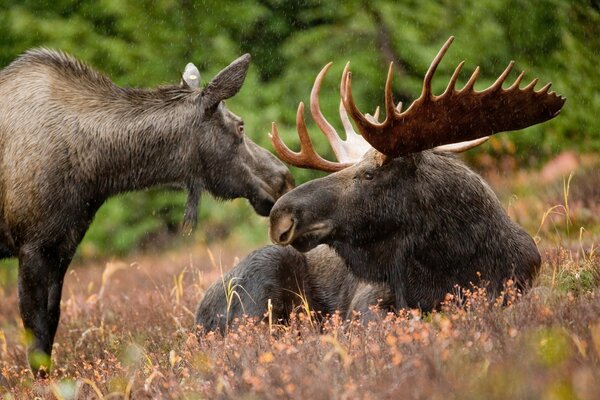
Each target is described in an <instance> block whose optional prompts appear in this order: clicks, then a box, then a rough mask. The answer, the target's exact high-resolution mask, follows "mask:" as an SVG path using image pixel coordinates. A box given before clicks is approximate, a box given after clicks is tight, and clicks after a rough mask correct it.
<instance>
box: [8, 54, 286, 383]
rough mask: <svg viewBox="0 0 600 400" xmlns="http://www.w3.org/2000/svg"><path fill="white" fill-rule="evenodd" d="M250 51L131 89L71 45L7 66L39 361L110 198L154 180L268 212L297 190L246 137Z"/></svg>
mask: <svg viewBox="0 0 600 400" xmlns="http://www.w3.org/2000/svg"><path fill="white" fill-rule="evenodd" d="M249 63H250V55H248V54H247V55H244V56H242V57H240V58H238V59H237V60H235V61H234V62H232V63H231V64H230V65H229V66H228V67H226V68H225V69H223V70H222V71H221V72H220V73H219V74H218V75H217V76H216V77H215V78H214V79H213V80H212V81H211V82H210V83H208V85H206V87H205V88H203V89H202V88H200V87H199V81H200V79H199V78H200V77H199V75H198V73H197V70H196V69H195V67H193V65H188V68H186V71H185V73H184V79H183V81H182V82H181V84H179V85H171V86H165V87H159V88H157V89H128V88H121V87H118V86H116V85H115V84H114V83H112V82H111V81H110V80H109V79H108V78H106V77H105V76H103V75H102V74H100V73H98V72H96V71H95V70H93V69H92V68H90V67H88V66H86V65H84V64H83V63H81V62H79V61H77V60H75V59H73V58H71V57H69V56H67V55H65V54H64V53H60V52H55V51H51V50H46V49H41V50H32V51H29V52H27V53H25V54H24V55H23V56H21V57H19V58H18V59H16V60H15V61H14V62H13V63H11V64H10V65H9V66H8V67H6V68H5V69H4V70H2V71H1V72H0V93H1V96H0V170H1V171H2V173H1V174H0V255H1V256H2V257H11V256H15V257H18V258H19V282H18V287H19V304H20V310H21V316H22V318H23V323H24V325H25V328H26V329H27V330H29V331H30V332H31V333H32V334H33V337H34V342H33V344H32V345H31V346H30V351H29V360H30V364H31V366H32V368H33V370H34V371H38V370H39V371H41V372H40V373H41V374H42V375H43V374H44V370H47V369H48V367H49V364H50V358H49V355H50V353H51V350H52V343H53V341H54V336H55V333H56V329H57V326H58V322H59V315H60V298H61V290H62V285H63V278H64V275H65V272H66V270H67V267H68V266H69V263H70V261H71V258H72V257H73V254H74V252H75V250H76V248H77V245H78V244H79V242H80V241H81V239H82V237H83V235H84V234H85V232H86V230H87V228H88V226H89V224H90V222H91V221H92V219H93V218H94V215H95V213H96V211H97V210H98V208H99V207H100V206H101V205H102V203H104V201H105V200H106V199H107V198H109V197H110V196H112V195H115V194H117V193H122V192H126V191H132V190H139V189H143V188H147V187H150V186H155V185H163V184H164V185H176V186H179V187H181V188H186V189H187V190H188V193H189V197H188V204H187V209H186V215H185V223H186V224H187V225H188V226H190V225H193V224H194V223H195V219H196V210H197V205H198V201H199V197H200V194H201V192H202V191H203V190H207V191H208V192H210V193H212V194H213V195H214V196H216V197H218V198H221V199H233V198H237V197H244V198H247V199H248V200H249V201H250V203H251V204H252V206H253V207H254V209H255V210H256V212H257V213H258V214H260V215H263V216H267V215H269V211H270V210H271V208H272V206H273V204H274V203H275V201H276V199H277V198H279V197H280V196H281V195H282V194H283V193H285V192H286V191H287V190H289V189H290V188H292V187H293V180H292V177H291V175H290V174H289V171H288V170H287V168H286V167H285V166H284V165H283V164H282V163H281V162H280V161H279V160H277V159H276V158H275V157H274V156H272V155H271V154H270V153H269V152H268V151H266V150H264V149H263V148H261V147H259V146H257V145H256V144H254V143H253V142H252V141H251V140H250V139H249V138H248V137H247V136H245V134H244V124H243V121H242V119H241V118H239V117H238V116H236V115H235V114H233V113H232V112H230V111H229V110H228V109H227V107H226V106H225V103H224V102H223V101H224V100H225V99H227V98H230V97H232V96H233V95H235V94H236V93H237V92H238V91H239V90H240V88H241V86H242V83H243V82H244V79H245V76H246V72H247V70H248V66H249Z"/></svg>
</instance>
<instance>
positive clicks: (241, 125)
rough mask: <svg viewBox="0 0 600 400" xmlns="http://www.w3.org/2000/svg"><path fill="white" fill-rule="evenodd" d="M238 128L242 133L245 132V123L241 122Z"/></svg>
mask: <svg viewBox="0 0 600 400" xmlns="http://www.w3.org/2000/svg"><path fill="white" fill-rule="evenodd" d="M237 129H238V133H239V134H240V135H243V134H244V124H239V125H238V128H237Z"/></svg>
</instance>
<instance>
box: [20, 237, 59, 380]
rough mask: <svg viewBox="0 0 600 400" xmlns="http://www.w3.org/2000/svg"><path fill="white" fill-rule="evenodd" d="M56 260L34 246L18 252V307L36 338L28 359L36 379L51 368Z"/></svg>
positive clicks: (29, 350)
mask: <svg viewBox="0 0 600 400" xmlns="http://www.w3.org/2000/svg"><path fill="white" fill-rule="evenodd" d="M52 264H53V257H49V255H48V254H45V253H44V251H43V249H41V248H40V247H38V246H35V245H24V246H22V247H21V249H20V251H19V308H20V311H21V318H22V319H23V325H24V326H25V329H26V330H27V331H28V333H30V334H32V335H33V343H32V344H31V345H30V346H29V349H28V360H29V365H30V366H31V369H32V370H33V373H34V375H35V376H37V377H45V376H46V374H47V372H48V371H49V369H50V353H51V350H52V338H51V336H53V335H51V332H50V317H49V315H48V286H49V279H50V271H51V269H52V268H53V267H55V266H54V265H52Z"/></svg>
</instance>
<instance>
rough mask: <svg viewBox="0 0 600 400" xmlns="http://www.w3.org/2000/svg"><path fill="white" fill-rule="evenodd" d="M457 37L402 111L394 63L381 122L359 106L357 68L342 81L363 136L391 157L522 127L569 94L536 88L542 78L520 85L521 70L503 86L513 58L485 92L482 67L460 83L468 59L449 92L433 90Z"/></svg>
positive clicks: (544, 116) (543, 117) (554, 111)
mask: <svg viewBox="0 0 600 400" xmlns="http://www.w3.org/2000/svg"><path fill="white" fill-rule="evenodd" d="M453 40H454V37H450V38H449V39H448V40H447V41H446V43H445V44H444V46H443V47H442V48H441V50H440V51H439V53H438V54H437V56H436V57H435V58H434V60H433V62H432V63H431V66H430V67H429V70H428V71H427V73H426V74H425V78H424V80H423V90H422V92H421V96H420V97H419V98H418V99H417V100H415V101H414V102H413V103H412V104H411V106H410V107H409V108H408V109H407V110H406V111H405V112H401V109H402V103H399V104H398V106H397V107H396V106H394V102H393V99H392V65H390V69H389V71H388V77H387V81H386V84H385V111H386V118H385V121H383V122H382V123H379V122H377V120H374V119H373V118H371V117H368V116H365V115H363V114H362V113H361V112H360V111H359V110H358V108H357V107H356V104H355V103H354V99H353V98H352V86H351V82H352V74H351V72H349V71H348V70H346V71H345V73H344V76H343V77H342V82H345V84H344V85H343V87H342V100H343V103H344V105H345V107H346V110H348V112H349V114H350V116H351V117H352V119H353V120H354V122H355V123H356V125H357V127H358V129H359V131H360V133H361V134H362V137H363V138H364V139H366V141H367V142H369V143H370V144H371V145H372V146H373V147H374V148H375V149H377V150H378V151H380V152H381V153H383V154H385V155H386V156H388V157H397V156H399V155H403V154H409V153H415V152H419V151H422V150H426V149H431V148H434V147H436V146H440V145H447V144H450V143H456V142H462V141H472V142H470V143H471V144H470V146H471V147H472V145H473V144H475V143H476V142H477V140H478V139H479V138H482V140H483V137H484V136H489V135H492V134H494V133H498V132H504V131H512V130H517V129H523V128H526V127H528V126H531V125H535V124H539V123H541V122H544V121H547V120H549V119H551V118H553V117H555V116H556V115H558V113H559V112H560V109H561V108H562V106H563V104H564V103H565V100H566V99H565V98H564V97H562V96H558V95H557V94H556V93H555V92H551V93H548V89H549V88H550V85H551V84H550V83H548V84H547V85H546V86H544V87H543V88H542V89H540V90H539V91H535V90H534V87H535V85H536V83H537V81H538V80H537V79H534V80H533V81H532V82H531V83H530V84H529V85H527V86H526V87H525V88H523V89H520V88H519V83H520V82H521V80H522V79H523V76H524V72H521V74H520V75H519V76H518V77H517V79H516V80H515V82H514V83H513V84H512V85H511V86H510V87H509V88H507V89H503V88H502V84H503V83H504V81H505V80H506V77H507V76H508V74H509V72H510V71H511V69H512V68H513V65H514V61H511V62H510V64H508V67H507V68H506V69H505V70H504V72H502V74H501V75H500V77H498V79H497V80H496V82H495V83H494V84H493V85H492V86H490V87H489V88H487V89H485V90H483V91H481V92H477V91H475V90H474V89H473V86H474V85H475V81H476V80H477V77H478V76H479V67H477V68H476V69H475V72H473V75H472V76H471V78H470V79H469V81H468V82H467V84H466V85H465V86H464V87H463V88H462V89H461V90H459V91H457V90H456V89H455V85H456V81H457V79H458V74H459V73H460V70H461V68H462V66H463V65H464V61H463V62H461V63H460V64H458V66H457V67H456V70H455V71H454V73H453V74H452V77H451V78H450V82H449V84H448V87H447V88H446V90H445V92H444V93H443V94H442V95H440V96H435V95H433V94H432V93H431V81H432V79H433V75H434V73H435V71H436V69H437V66H438V65H439V63H440V61H441V60H442V58H443V57H444V55H445V54H446V51H447V50H448V48H449V47H450V44H452V41H453ZM446 149H447V148H446ZM444 150H445V149H444Z"/></svg>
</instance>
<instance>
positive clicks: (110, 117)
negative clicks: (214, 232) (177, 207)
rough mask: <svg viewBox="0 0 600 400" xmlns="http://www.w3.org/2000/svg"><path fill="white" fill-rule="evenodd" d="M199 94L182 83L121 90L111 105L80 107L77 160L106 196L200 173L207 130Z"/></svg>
mask: <svg viewBox="0 0 600 400" xmlns="http://www.w3.org/2000/svg"><path fill="white" fill-rule="evenodd" d="M195 98H196V95H194V94H193V93H191V92H190V91H189V90H188V91H186V90H185V89H182V88H178V87H172V88H161V89H155V90H121V91H120V93H119V97H117V98H116V99H115V100H114V101H113V102H112V103H111V105H110V106H109V107H108V109H106V110H99V109H89V110H87V109H85V108H84V109H81V108H80V109H79V112H78V113H77V115H76V116H74V124H76V126H77V129H78V131H79V135H78V136H79V137H78V139H77V144H76V145H77V146H78V147H79V148H78V149H77V150H76V156H75V157H74V160H75V162H76V163H77V164H78V165H77V167H78V168H80V171H81V173H82V175H83V176H84V177H86V178H88V179H89V181H88V183H90V184H92V185H94V186H95V187H97V188H98V189H99V191H101V192H102V193H103V194H105V195H106V196H110V195H113V194H116V193H120V192H124V191H131V190H138V189H144V188H147V187H149V186H154V185H159V184H167V183H176V184H182V185H184V184H188V183H189V182H190V180H193V179H195V178H198V177H199V175H200V172H201V171H200V170H199V169H200V165H201V164H200V160H199V158H200V154H201V150H200V149H201V148H202V146H203V141H206V139H205V136H206V135H205V132H203V123H202V122H203V112H202V110H201V109H200V107H199V106H198V105H197V104H195V101H194V99H195ZM88 148H91V149H94V151H92V152H90V151H88V150H87V149H88Z"/></svg>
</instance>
